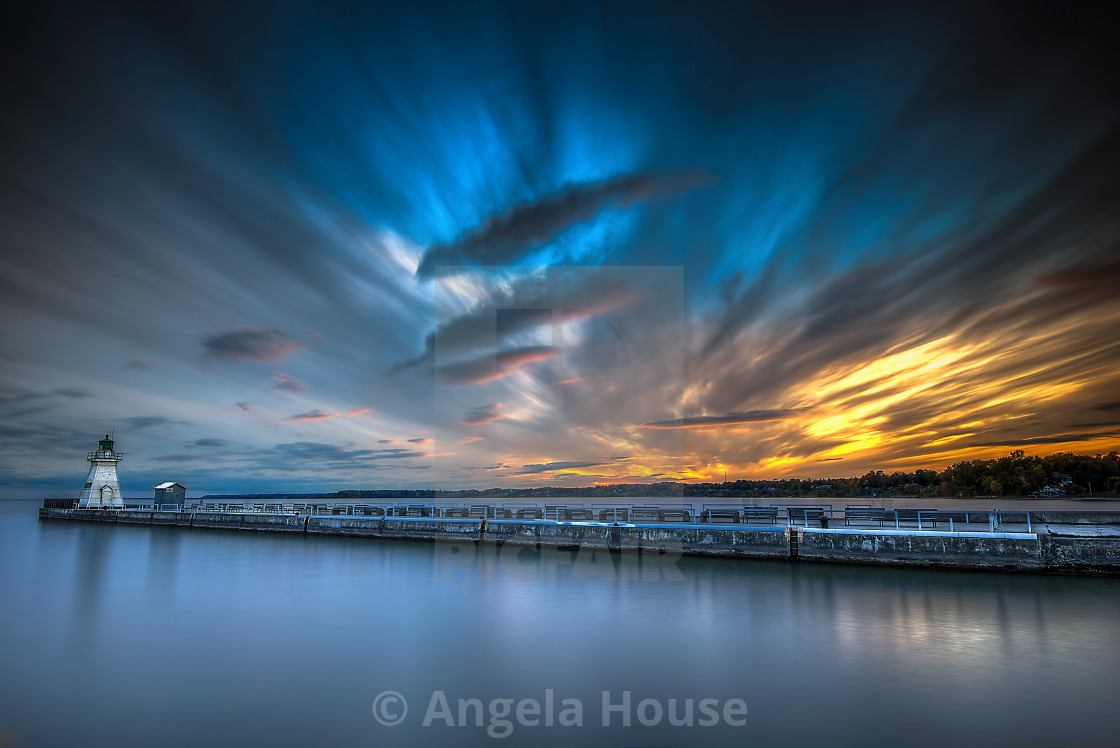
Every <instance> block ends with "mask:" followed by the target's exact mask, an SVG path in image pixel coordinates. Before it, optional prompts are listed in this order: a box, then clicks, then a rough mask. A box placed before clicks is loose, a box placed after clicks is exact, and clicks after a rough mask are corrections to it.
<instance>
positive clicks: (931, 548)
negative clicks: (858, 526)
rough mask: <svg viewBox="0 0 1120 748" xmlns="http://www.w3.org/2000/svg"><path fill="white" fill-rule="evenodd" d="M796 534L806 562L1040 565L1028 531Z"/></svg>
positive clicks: (1034, 537)
mask: <svg viewBox="0 0 1120 748" xmlns="http://www.w3.org/2000/svg"><path fill="white" fill-rule="evenodd" d="M799 533H800V538H799V539H798V540H799V543H798V555H799V557H800V558H802V559H806V560H817V561H843V562H849V563H863V564H891V565H901V566H950V567H954V568H969V569H1008V570H1020V571H1038V570H1041V569H1042V568H1043V567H1044V562H1043V558H1042V553H1041V549H1042V545H1041V542H1040V541H1039V536H1038V535H1036V534H1033V533H1015V534H1011V533H979V532H958V533H948V532H928V531H918V530H872V531H867V530H817V529H815V528H800V529H799ZM1117 569H1118V570H1120V565H1118V566H1117Z"/></svg>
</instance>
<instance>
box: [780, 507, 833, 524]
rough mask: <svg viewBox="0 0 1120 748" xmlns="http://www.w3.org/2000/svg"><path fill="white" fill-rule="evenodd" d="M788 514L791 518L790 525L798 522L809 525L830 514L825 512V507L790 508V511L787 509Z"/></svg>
mask: <svg viewBox="0 0 1120 748" xmlns="http://www.w3.org/2000/svg"><path fill="white" fill-rule="evenodd" d="M786 513H787V515H788V517H789V523H790V524H791V525H792V524H796V523H798V522H801V523H802V524H807V523H809V522H813V521H816V520H820V518H821V517H827V516H828V512H826V511H825V509H824V507H823V506H798V507H789V508H788V509H786Z"/></svg>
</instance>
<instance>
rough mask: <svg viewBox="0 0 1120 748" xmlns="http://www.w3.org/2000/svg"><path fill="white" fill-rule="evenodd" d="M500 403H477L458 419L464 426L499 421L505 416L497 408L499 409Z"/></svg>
mask: <svg viewBox="0 0 1120 748" xmlns="http://www.w3.org/2000/svg"><path fill="white" fill-rule="evenodd" d="M501 407H502V403H490V404H489V405H479V406H477V407H474V408H471V409H470V410H468V411H467V412H466V414H465V415H464V416H463V417H462V419H461V420H460V422H461V423H463V424H464V425H466V426H481V425H482V424H485V423H493V422H494V421H499V420H501V419H503V418H505V416H503V415H501V414H500V413H499V412H498V410H499V409H501Z"/></svg>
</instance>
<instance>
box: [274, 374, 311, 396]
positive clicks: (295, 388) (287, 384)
mask: <svg viewBox="0 0 1120 748" xmlns="http://www.w3.org/2000/svg"><path fill="white" fill-rule="evenodd" d="M272 379H273V383H272V389H274V390H284V391H286V392H303V391H304V390H306V389H307V383H306V382H301V381H300V380H298V379H296V378H295V377H292V376H289V375H287V374H285V373H283V372H280V371H278V372H276V376H274V377H273V378H272Z"/></svg>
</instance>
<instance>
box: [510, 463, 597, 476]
mask: <svg viewBox="0 0 1120 748" xmlns="http://www.w3.org/2000/svg"><path fill="white" fill-rule="evenodd" d="M608 464H610V463H607V462H576V461H568V462H543V463H541V462H538V463H533V464H530V465H522V466H521V470H519V471H518V472H516V473H512V475H536V474H538V473H551V472H553V471H556V470H573V469H576V468H589V467H599V466H601V465H608Z"/></svg>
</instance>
